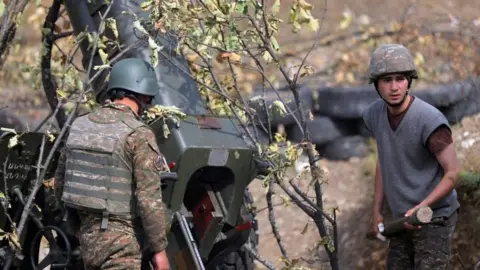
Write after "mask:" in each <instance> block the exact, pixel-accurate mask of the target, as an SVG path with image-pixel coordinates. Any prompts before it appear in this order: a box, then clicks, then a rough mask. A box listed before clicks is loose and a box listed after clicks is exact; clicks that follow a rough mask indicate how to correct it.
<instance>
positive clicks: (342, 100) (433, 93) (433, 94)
mask: <svg viewBox="0 0 480 270" xmlns="http://www.w3.org/2000/svg"><path fill="white" fill-rule="evenodd" d="M474 80H475V79H474ZM476 80H477V81H478V79H476ZM477 88H478V84H477V85H475V84H474V83H472V81H471V80H465V81H458V82H453V83H450V84H446V85H437V86H432V87H429V88H425V89H418V90H417V89H415V88H412V90H411V91H410V94H412V95H415V96H417V97H419V98H420V99H422V100H424V101H425V102H427V103H429V104H431V105H432V106H434V107H437V108H441V107H449V106H452V105H453V104H456V103H458V102H461V101H462V100H465V99H466V98H467V97H469V96H471V95H472V94H473V92H475V89H477ZM317 93H318V95H317V96H316V97H315V98H314V102H313V103H314V107H313V110H314V111H315V113H318V114H322V115H326V116H330V117H334V118H343V119H352V118H361V117H362V112H363V111H364V110H365V109H366V108H367V107H368V106H369V105H370V104H371V103H372V102H374V101H375V100H377V99H379V98H380V97H379V95H378V93H377V91H376V90H375V87H374V86H373V84H372V85H365V86H359V87H352V88H347V87H343V86H334V87H322V88H320V89H318V91H317Z"/></svg>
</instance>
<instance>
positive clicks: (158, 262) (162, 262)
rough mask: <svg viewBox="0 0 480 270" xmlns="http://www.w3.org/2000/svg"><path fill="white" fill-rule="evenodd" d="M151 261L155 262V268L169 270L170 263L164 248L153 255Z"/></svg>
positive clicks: (156, 269)
mask: <svg viewBox="0 0 480 270" xmlns="http://www.w3.org/2000/svg"><path fill="white" fill-rule="evenodd" d="M153 263H154V264H155V270H170V264H169V262H168V257H167V252H166V251H165V250H164V251H161V252H158V253H155V255H153Z"/></svg>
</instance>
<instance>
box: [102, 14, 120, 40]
mask: <svg viewBox="0 0 480 270" xmlns="http://www.w3.org/2000/svg"><path fill="white" fill-rule="evenodd" d="M105 23H106V24H107V27H108V28H110V30H112V32H113V35H114V36H115V38H117V39H118V29H117V21H116V20H115V19H114V18H108V19H105Z"/></svg>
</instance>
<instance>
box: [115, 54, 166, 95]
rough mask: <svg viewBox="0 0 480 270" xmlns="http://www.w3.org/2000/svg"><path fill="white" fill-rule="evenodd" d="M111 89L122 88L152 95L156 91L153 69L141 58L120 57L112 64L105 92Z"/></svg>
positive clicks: (156, 85) (155, 77) (155, 78)
mask: <svg viewBox="0 0 480 270" xmlns="http://www.w3.org/2000/svg"><path fill="white" fill-rule="evenodd" d="M112 89H124V90H128V91H131V92H134V93H137V94H141V95H146V96H151V97H153V96H155V95H156V94H157V91H158V84H157V76H156V75H155V70H154V69H153V68H152V66H151V65H150V64H149V63H148V62H146V61H144V60H142V59H138V58H125V59H122V60H120V61H118V62H117V63H116V64H115V65H113V68H112V72H111V73H110V80H109V82H108V89H107V92H108V91H110V90H112Z"/></svg>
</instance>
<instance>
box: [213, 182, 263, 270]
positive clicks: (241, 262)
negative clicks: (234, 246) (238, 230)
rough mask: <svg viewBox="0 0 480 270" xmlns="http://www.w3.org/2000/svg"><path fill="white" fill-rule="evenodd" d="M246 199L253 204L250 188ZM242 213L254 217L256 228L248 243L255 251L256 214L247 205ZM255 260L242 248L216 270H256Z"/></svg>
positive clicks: (256, 241) (253, 229)
mask: <svg viewBox="0 0 480 270" xmlns="http://www.w3.org/2000/svg"><path fill="white" fill-rule="evenodd" d="M244 198H245V201H246V202H247V203H253V197H252V195H251V193H250V191H249V190H248V188H247V189H246V190H245V196H244ZM241 211H242V213H248V214H249V215H252V217H253V220H254V226H253V228H252V230H251V232H250V237H249V238H248V240H247V242H248V243H250V246H251V247H252V248H253V249H254V250H257V247H258V241H259V236H258V228H257V226H256V224H257V222H256V217H255V213H253V212H250V211H248V210H247V208H246V207H245V205H242V209H241ZM254 260H255V259H254V258H253V256H251V255H250V253H249V252H248V251H247V250H246V249H244V248H240V249H239V250H237V251H236V252H232V253H230V254H229V255H228V256H227V257H226V258H225V260H224V261H223V263H222V264H220V265H218V266H217V267H216V268H215V269H216V270H253V269H255V263H254Z"/></svg>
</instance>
